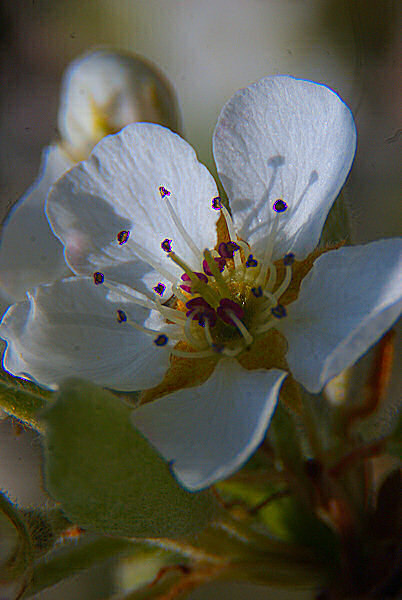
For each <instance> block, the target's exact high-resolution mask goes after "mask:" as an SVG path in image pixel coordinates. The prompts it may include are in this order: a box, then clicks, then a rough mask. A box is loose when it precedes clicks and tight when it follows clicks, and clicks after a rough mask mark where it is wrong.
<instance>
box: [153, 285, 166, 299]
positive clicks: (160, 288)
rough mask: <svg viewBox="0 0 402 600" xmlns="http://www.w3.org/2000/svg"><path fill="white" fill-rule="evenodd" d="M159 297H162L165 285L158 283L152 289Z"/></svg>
mask: <svg viewBox="0 0 402 600" xmlns="http://www.w3.org/2000/svg"><path fill="white" fill-rule="evenodd" d="M152 289H153V290H154V291H155V292H156V293H157V294H159V296H163V293H164V291H165V290H166V285H164V284H163V283H161V282H159V283H158V285H156V286H155V287H154V288H152Z"/></svg>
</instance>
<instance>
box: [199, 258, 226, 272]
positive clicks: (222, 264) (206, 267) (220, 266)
mask: <svg viewBox="0 0 402 600" xmlns="http://www.w3.org/2000/svg"><path fill="white" fill-rule="evenodd" d="M214 261H215V262H216V264H217V266H218V269H219V271H220V272H221V273H222V271H223V270H224V268H225V266H226V259H225V258H223V257H222V256H218V257H216V258H214ZM202 268H203V269H204V273H206V274H207V275H209V276H210V277H211V275H212V271H211V269H210V268H209V264H208V262H207V261H206V260H203V261H202Z"/></svg>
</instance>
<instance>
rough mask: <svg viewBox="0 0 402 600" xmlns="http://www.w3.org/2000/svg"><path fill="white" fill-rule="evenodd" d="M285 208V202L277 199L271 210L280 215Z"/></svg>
mask: <svg viewBox="0 0 402 600" xmlns="http://www.w3.org/2000/svg"><path fill="white" fill-rule="evenodd" d="M287 207H288V205H287V204H286V202H285V201H284V200H282V198H278V200H275V202H274V205H273V207H272V208H273V209H274V211H275V212H277V213H281V212H285V210H286V209H287Z"/></svg>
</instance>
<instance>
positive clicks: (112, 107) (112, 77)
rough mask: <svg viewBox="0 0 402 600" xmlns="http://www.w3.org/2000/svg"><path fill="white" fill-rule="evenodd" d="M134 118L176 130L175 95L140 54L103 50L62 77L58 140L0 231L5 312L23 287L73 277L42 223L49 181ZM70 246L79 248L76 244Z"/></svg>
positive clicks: (57, 244) (21, 295)
mask: <svg viewBox="0 0 402 600" xmlns="http://www.w3.org/2000/svg"><path fill="white" fill-rule="evenodd" d="M134 121H152V122H155V123H161V124H162V125H167V126H169V127H171V128H172V129H177V128H178V127H179V112H178V106H177V101H176V98H175V95H174V92H173V90H172V89H171V86H170V85H169V83H168V82H167V81H166V79H165V77H164V76H163V75H162V74H161V73H160V72H159V71H158V69H157V68H156V67H155V66H154V65H151V64H150V63H148V62H147V61H145V60H144V59H143V58H141V57H137V56H133V55H130V54H126V53H122V52H116V51H112V50H102V49H98V50H95V51H91V52H89V53H88V54H86V55H85V56H84V57H80V58H78V59H77V60H75V61H74V62H72V63H71V65H70V66H69V67H68V69H67V71H66V73H65V75H64V78H63V83H62V91H61V99H60V108H59V113H58V125H59V132H60V134H61V139H60V141H59V142H58V143H57V144H53V145H51V146H49V147H48V148H46V149H45V150H44V152H43V155H42V162H41V167H40V172H39V176H38V178H37V180H36V182H35V183H34V184H33V186H32V187H31V188H30V189H29V190H28V192H27V193H26V194H25V195H24V196H23V197H22V198H21V200H20V201H19V202H18V203H17V204H16V205H15V206H14V208H13V210H12V211H11V213H10V215H9V217H8V219H7V222H6V225H5V227H4V231H3V234H2V240H1V246H0V300H1V301H2V302H1V304H2V305H3V310H4V309H5V308H6V307H7V306H8V305H9V304H11V303H12V302H15V301H18V300H23V299H24V297H25V292H26V290H27V289H30V288H32V287H34V286H36V285H38V284H40V283H47V282H51V281H54V280H56V279H59V278H61V277H65V276H67V275H71V274H72V273H71V270H70V269H69V268H68V267H67V265H66V263H65V260H64V256H63V246H62V244H61V243H60V242H59V240H58V239H57V238H56V237H55V236H54V235H53V233H52V231H51V229H50V227H49V223H48V221H47V219H46V215H45V210H44V209H45V200H46V196H47V194H48V192H49V189H50V187H51V186H52V184H53V183H54V182H55V181H57V179H58V178H59V177H60V176H61V175H63V174H64V173H65V172H66V171H68V170H69V169H71V167H73V166H74V165H75V164H76V162H77V161H79V160H82V159H85V158H87V157H88V155H89V153H90V152H91V150H92V149H93V147H94V146H95V144H97V143H98V142H99V140H100V139H102V138H103V137H104V136H106V135H108V134H110V133H116V132H117V131H120V129H121V128H122V127H124V126H125V125H128V124H129V123H132V122H134ZM75 243H76V244H77V245H78V246H79V244H80V240H79V239H76V240H75ZM0 308H1V305H0ZM1 312H2V311H1Z"/></svg>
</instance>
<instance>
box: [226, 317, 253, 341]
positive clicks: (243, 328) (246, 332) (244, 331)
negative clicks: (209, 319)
mask: <svg viewBox="0 0 402 600" xmlns="http://www.w3.org/2000/svg"><path fill="white" fill-rule="evenodd" d="M227 314H228V315H229V316H230V317H231V319H232V321H233V322H234V324H235V325H236V327H237V329H238V330H239V331H240V333H241V334H242V336H243V337H244V341H245V342H246V346H250V345H251V344H252V343H253V341H254V338H253V336H252V335H251V334H250V332H249V330H248V329H247V327H246V326H245V325H244V323H243V321H241V320H240V319H239V318H238V317H237V316H236V315H235V313H234V312H233V311H232V310H228V311H227Z"/></svg>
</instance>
